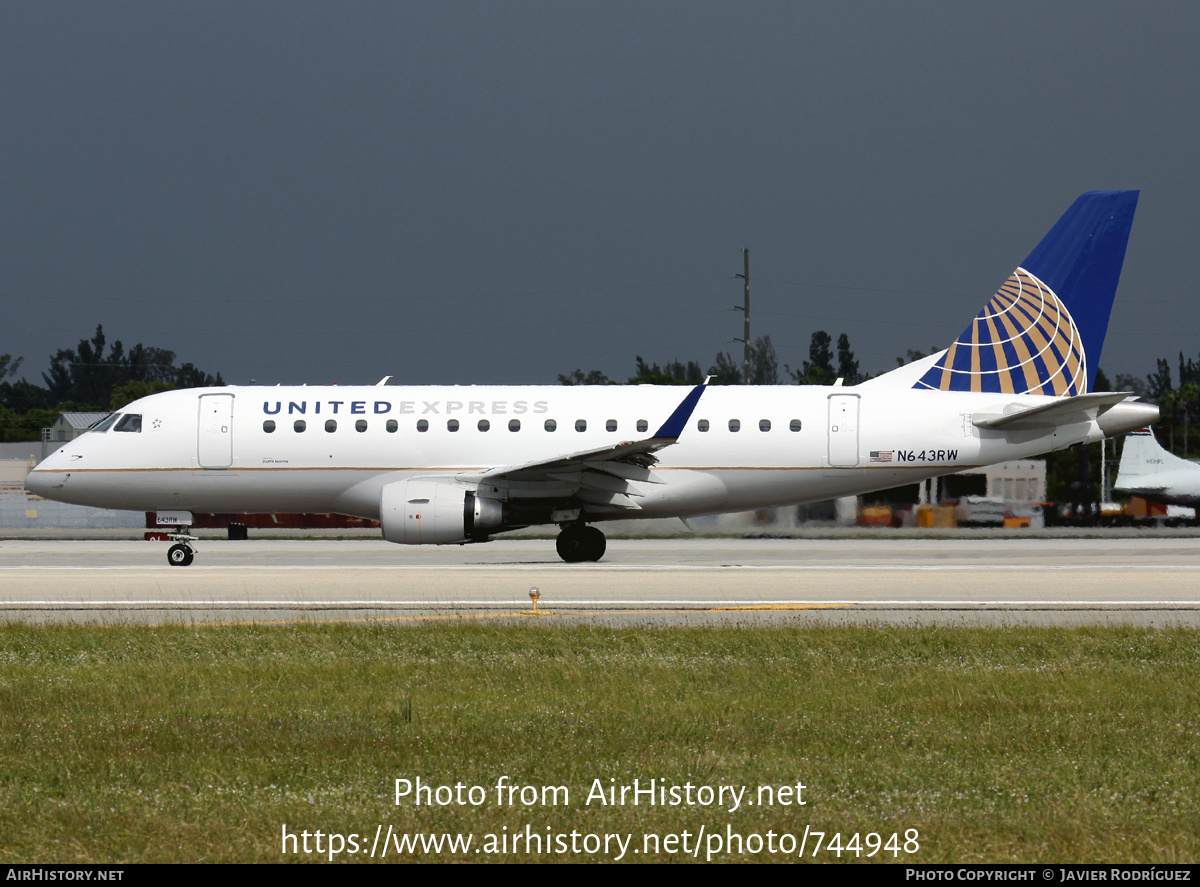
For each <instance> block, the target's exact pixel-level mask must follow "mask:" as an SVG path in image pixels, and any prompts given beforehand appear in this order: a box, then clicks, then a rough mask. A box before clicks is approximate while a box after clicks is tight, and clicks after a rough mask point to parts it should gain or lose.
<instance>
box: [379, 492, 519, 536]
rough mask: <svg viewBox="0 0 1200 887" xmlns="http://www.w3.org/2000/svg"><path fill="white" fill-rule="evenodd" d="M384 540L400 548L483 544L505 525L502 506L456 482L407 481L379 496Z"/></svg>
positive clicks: (380, 519) (496, 501) (494, 500)
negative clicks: (400, 546) (463, 543)
mask: <svg viewBox="0 0 1200 887" xmlns="http://www.w3.org/2000/svg"><path fill="white" fill-rule="evenodd" d="M379 522H380V523H381V524H382V525H383V538H384V539H386V540H387V541H388V542H399V543H400V544H401V545H447V544H453V543H456V542H482V541H484V540H485V539H487V536H488V533H492V532H495V531H496V530H500V529H502V528H503V526H504V511H503V506H502V505H501V503H500V501H499V500H497V499H484V498H482V497H480V496H477V495H476V494H475V491H474V490H471V489H468V488H467V487H463V486H460V485H458V484H456V483H442V482H439V481H431V480H421V479H417V480H406V481H400V482H397V483H393V484H388V485H387V486H385V487H384V488H383V490H382V491H381V492H380V494H379Z"/></svg>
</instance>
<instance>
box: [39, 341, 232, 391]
mask: <svg viewBox="0 0 1200 887" xmlns="http://www.w3.org/2000/svg"><path fill="white" fill-rule="evenodd" d="M106 345H108V340H107V338H106V337H105V335H104V327H103V326H97V327H96V332H95V334H94V335H93V336H92V338H91V339H82V340H80V342H79V344H78V345H77V346H76V347H75V348H60V349H59V350H58V352H57V353H55V354H54V356H52V357H51V358H50V370H49V372H47V373H43V374H42V379H43V380H45V382H46V388H47V390H48V391H49V394H50V400H51V401H52V402H61V401H67V400H71V401H77V402H82V403H85V404H90V405H91V406H92V407H93V409H98V410H100V409H103V408H104V406H105V405H106V404H108V403H110V402H111V401H112V392H113V389H114V388H117V387H118V386H120V385H123V384H125V383H126V382H148V383H150V382H159V383H164V384H166V385H167V386H168V387H170V388H197V387H204V386H209V385H224V384H225V382H224V381H223V380H222V379H221V374H220V373H218V374H217V375H216V376H215V377H214V376H212V375H209V374H208V373H205V372H203V371H202V370H199V369H197V368H196V367H195V366H193V365H192V364H190V363H185V364H184V365H183V366H178V367H177V366H176V365H175V352H174V351H168V350H167V349H165V348H153V347H148V346H145V345H142V344H140V343H139V344H137V345H134V346H133V347H132V348H131V349H130V350H129V351H128V352H126V351H125V346H124V345H122V344H121V342H120V340H118V341H116V342H113V343H112V344H111V345H108V349H107V352H106V350H105V346H106Z"/></svg>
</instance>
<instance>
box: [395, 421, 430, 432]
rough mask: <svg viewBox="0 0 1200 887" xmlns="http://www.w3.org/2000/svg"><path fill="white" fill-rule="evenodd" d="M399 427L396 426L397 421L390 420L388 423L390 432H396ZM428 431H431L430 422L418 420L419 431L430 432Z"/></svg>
mask: <svg viewBox="0 0 1200 887" xmlns="http://www.w3.org/2000/svg"><path fill="white" fill-rule="evenodd" d="M397 427H399V426H398V425H397V424H396V420H395V419H388V421H387V430H388V431H395V430H396V428H397ZM428 430H429V420H428V419H418V420H417V431H428Z"/></svg>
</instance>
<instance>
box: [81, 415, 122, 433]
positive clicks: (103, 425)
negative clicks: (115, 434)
mask: <svg viewBox="0 0 1200 887" xmlns="http://www.w3.org/2000/svg"><path fill="white" fill-rule="evenodd" d="M120 418H121V414H120V413H113V414H112V415H111V416H109V417H108V418H107V419H101V420H100V421H99V422H97V423H96V424H95V425H93V426H92V427H91V428H89V429H88V431H96V432H99V433H100V434H103V433H104V432H105V431H108V429H110V428H112V426H113V422H116V421H117V420H118V419H120Z"/></svg>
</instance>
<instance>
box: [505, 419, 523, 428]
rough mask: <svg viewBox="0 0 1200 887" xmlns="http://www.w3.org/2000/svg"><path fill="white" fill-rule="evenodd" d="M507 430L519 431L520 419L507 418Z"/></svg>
mask: <svg viewBox="0 0 1200 887" xmlns="http://www.w3.org/2000/svg"><path fill="white" fill-rule="evenodd" d="M508 430H509V431H520V430H521V420H520V419H509V420H508Z"/></svg>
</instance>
